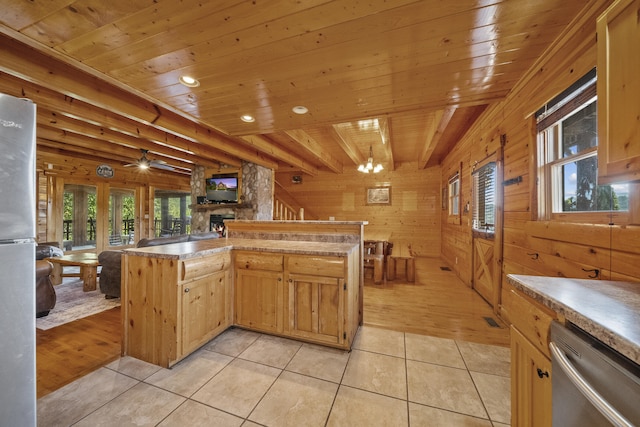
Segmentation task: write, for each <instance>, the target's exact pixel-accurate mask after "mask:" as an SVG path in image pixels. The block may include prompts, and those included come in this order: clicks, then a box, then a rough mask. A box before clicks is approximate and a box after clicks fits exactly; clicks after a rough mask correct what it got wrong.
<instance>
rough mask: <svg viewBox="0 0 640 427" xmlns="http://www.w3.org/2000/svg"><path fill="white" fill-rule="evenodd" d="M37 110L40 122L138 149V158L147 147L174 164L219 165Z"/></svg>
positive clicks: (43, 110) (145, 140) (143, 140)
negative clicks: (141, 150)
mask: <svg viewBox="0 0 640 427" xmlns="http://www.w3.org/2000/svg"><path fill="white" fill-rule="evenodd" d="M37 111H38V115H37V120H38V124H41V125H43V126H49V127H52V128H56V129H61V130H65V131H69V132H73V133H75V134H78V135H84V136H87V137H90V138H95V139H98V140H103V141H105V142H110V143H113V144H115V145H116V146H124V147H128V148H133V149H135V150H136V151H137V154H136V158H138V157H140V155H141V154H140V149H145V150H148V151H149V153H150V154H153V155H154V156H156V157H160V158H161V159H160V160H164V161H166V162H169V163H172V164H184V165H190V166H189V168H190V169H191V168H193V166H194V164H199V165H202V166H206V167H218V165H219V163H218V162H214V161H211V160H209V159H205V158H202V157H198V156H194V155H192V154H189V153H187V152H184V151H182V150H176V149H174V148H172V147H169V146H163V145H159V144H155V143H153V142H151V141H149V140H147V139H144V138H140V137H133V136H129V135H127V134H124V133H121V132H115V131H113V130H110V129H107V128H103V127H100V126H96V125H94V124H92V123H88V122H83V121H80V120H76V119H73V118H70V117H67V116H64V115H60V114H57V113H55V112H53V111H49V110H47V109H46V108H38V110H37ZM107 152H108V151H107ZM129 160H132V159H129Z"/></svg>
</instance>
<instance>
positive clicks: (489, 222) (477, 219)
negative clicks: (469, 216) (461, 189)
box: [472, 162, 496, 232]
mask: <svg viewBox="0 0 640 427" xmlns="http://www.w3.org/2000/svg"><path fill="white" fill-rule="evenodd" d="M473 198H474V200H473V202H474V203H473V221H472V226H473V228H474V229H475V230H482V231H490V232H493V231H495V216H496V206H495V199H496V164H495V162H491V163H487V164H486V165H484V166H482V167H481V168H478V170H476V171H475V172H473Z"/></svg>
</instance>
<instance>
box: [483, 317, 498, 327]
mask: <svg viewBox="0 0 640 427" xmlns="http://www.w3.org/2000/svg"><path fill="white" fill-rule="evenodd" d="M483 319H484V320H485V321H486V322H487V323H488V324H489V326H491V327H492V328H499V327H500V325H498V322H496V321H495V320H493V318H492V317H483Z"/></svg>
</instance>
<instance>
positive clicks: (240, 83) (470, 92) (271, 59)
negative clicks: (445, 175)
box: [0, 0, 584, 175]
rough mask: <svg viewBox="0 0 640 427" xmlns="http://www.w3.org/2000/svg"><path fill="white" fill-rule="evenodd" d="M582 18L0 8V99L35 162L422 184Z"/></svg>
mask: <svg viewBox="0 0 640 427" xmlns="http://www.w3.org/2000/svg"><path fill="white" fill-rule="evenodd" d="M583 4H584V2H583V1H579V0H540V1H533V2H532V1H529V0H509V1H507V0H456V1H441V0H420V1H416V0H394V1H388V0H370V1H366V2H361V1H355V0H353V1H344V0H334V1H327V0H305V1H298V0H269V1H261V0H258V1H240V0H217V1H204V2H203V1H200V0H198V1H195V0H183V1H179V2H178V1H172V0H110V1H108V2H106V1H102V0H78V1H73V0H31V1H24V0H20V1H18V0H0V10H2V14H0V46H1V49H2V50H1V51H0V55H1V57H0V92H4V93H9V94H12V95H17V96H25V97H29V98H31V99H33V100H34V101H35V102H36V103H37V104H38V107H39V108H38V111H39V112H38V143H39V146H40V147H41V148H43V149H52V150H58V151H60V152H64V153H69V154H77V155H83V156H91V157H95V158H104V159H107V160H110V161H116V162H122V163H123V164H124V163H130V162H131V161H133V160H135V159H137V158H138V157H140V149H145V150H149V154H148V156H149V158H151V159H157V160H162V161H166V162H167V164H169V165H171V166H174V167H175V168H176V172H181V173H188V172H189V170H190V168H191V166H192V165H193V164H194V163H197V164H203V165H207V166H215V167H217V166H218V165H219V164H220V163H224V164H228V165H235V166H238V165H240V163H241V161H242V160H247V161H251V162H254V163H257V164H260V165H263V166H266V167H269V168H274V169H276V170H277V171H300V172H304V173H308V174H312V175H313V174H317V173H318V172H319V171H331V172H335V173H341V172H342V171H343V170H345V169H346V168H355V167H356V166H357V165H358V164H359V163H361V162H363V161H365V160H366V158H367V157H368V153H369V149H370V147H371V148H372V150H373V154H374V158H375V161H376V162H381V163H382V164H383V166H385V168H387V169H390V170H393V169H394V167H395V165H397V164H399V163H402V162H415V161H416V160H418V166H419V167H426V166H427V165H432V164H437V163H438V162H439V161H440V159H441V158H442V156H444V155H445V154H446V153H447V151H448V147H450V146H451V145H452V144H454V143H455V142H456V140H457V139H458V138H459V137H460V136H461V135H462V134H463V133H464V132H465V130H466V129H467V128H468V126H470V125H471V124H472V123H473V121H474V120H475V119H476V118H477V116H478V115H479V114H480V113H481V112H482V111H483V109H484V108H485V107H486V106H487V105H488V104H490V103H492V102H494V101H496V100H499V99H501V98H503V97H504V96H505V95H506V94H507V93H508V92H509V90H510V89H511V88H512V87H513V85H514V84H515V83H516V82H517V81H518V79H519V78H520V77H521V76H522V75H523V73H524V72H525V71H526V70H527V69H528V68H529V67H530V66H531V65H532V64H533V62H534V61H535V60H536V58H537V57H538V56H540V54H541V53H542V52H543V51H544V50H545V49H546V48H547V47H548V46H549V44H550V43H551V42H552V41H553V40H554V39H555V38H556V37H558V35H559V34H560V33H561V32H562V31H563V30H564V29H565V28H566V26H567V25H568V24H569V22H570V21H571V20H572V19H573V18H574V17H575V16H576V15H577V14H578V13H579V12H580V9H581V8H582V6H583ZM182 75H189V76H192V77H194V78H196V79H197V80H198V81H199V83H200V84H199V86H198V87H193V88H190V87H187V86H184V85H182V84H180V83H179V81H178V79H179V77H180V76H182ZM300 105H302V106H305V107H306V108H307V109H308V113H307V114H303V115H298V114H295V113H294V112H293V111H292V108H293V107H295V106H300ZM245 114H248V115H251V116H253V117H255V121H254V122H252V123H245V122H243V121H241V120H240V117H241V116H242V115H245Z"/></svg>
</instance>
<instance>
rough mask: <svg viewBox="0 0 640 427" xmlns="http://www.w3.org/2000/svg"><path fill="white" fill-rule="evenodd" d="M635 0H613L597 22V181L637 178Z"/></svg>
mask: <svg viewBox="0 0 640 427" xmlns="http://www.w3.org/2000/svg"><path fill="white" fill-rule="evenodd" d="M639 16H640V0H618V1H616V2H615V3H613V4H612V5H611V7H609V8H608V9H607V10H606V11H605V12H604V13H603V14H602V15H601V16H600V17H599V18H598V21H597V31H598V89H597V90H598V180H599V183H601V184H606V183H612V182H620V181H640V101H639V100H640V79H639V78H638V70H640V55H639V54H638V46H640V19H638V17H639Z"/></svg>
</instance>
